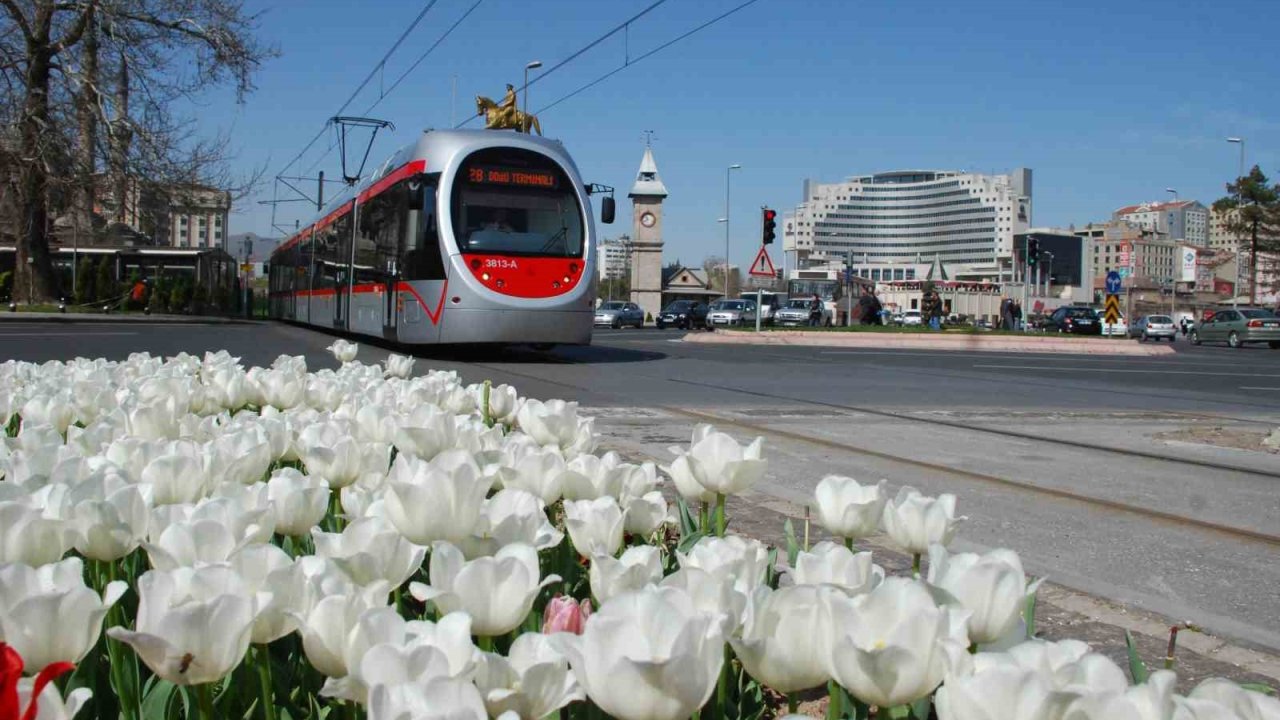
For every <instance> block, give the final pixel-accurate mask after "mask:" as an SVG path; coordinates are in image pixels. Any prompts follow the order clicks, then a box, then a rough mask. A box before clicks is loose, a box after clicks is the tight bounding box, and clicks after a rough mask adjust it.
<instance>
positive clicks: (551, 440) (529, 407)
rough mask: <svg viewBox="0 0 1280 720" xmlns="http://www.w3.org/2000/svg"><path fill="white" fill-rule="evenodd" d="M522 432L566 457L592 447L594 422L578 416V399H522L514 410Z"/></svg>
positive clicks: (574, 455) (587, 451) (580, 453)
mask: <svg viewBox="0 0 1280 720" xmlns="http://www.w3.org/2000/svg"><path fill="white" fill-rule="evenodd" d="M516 420H517V424H518V425H519V427H520V430H522V431H523V432H524V433H525V434H527V435H528V436H529V437H531V438H533V439H534V441H535V442H537V443H538V444H539V445H542V446H544V447H551V448H557V449H559V450H560V451H561V452H562V453H564V456H565V457H567V458H575V457H577V456H579V455H583V454H586V453H589V452H591V451H592V450H594V449H595V444H596V438H595V423H594V421H593V420H589V419H583V418H579V417H578V403H574V402H565V401H564V400H548V401H547V402H539V401H538V400H532V399H530V400H525V401H524V403H523V404H521V405H520V409H519V410H518V411H517V413H516Z"/></svg>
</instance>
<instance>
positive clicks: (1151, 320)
mask: <svg viewBox="0 0 1280 720" xmlns="http://www.w3.org/2000/svg"><path fill="white" fill-rule="evenodd" d="M1129 337H1131V338H1133V337H1136V338H1138V339H1140V340H1142V341H1143V342H1146V341H1148V340H1168V341H1169V342H1173V339H1174V338H1176V337H1178V326H1177V325H1175V324H1174V323H1173V318H1171V317H1169V316H1168V315H1148V316H1146V317H1140V318H1138V321H1137V322H1135V323H1134V324H1133V326H1132V327H1130V328H1129Z"/></svg>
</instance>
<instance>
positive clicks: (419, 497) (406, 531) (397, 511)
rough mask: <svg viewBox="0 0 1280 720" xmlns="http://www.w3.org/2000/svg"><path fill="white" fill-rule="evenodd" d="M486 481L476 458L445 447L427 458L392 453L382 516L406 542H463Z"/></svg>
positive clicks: (481, 501)
mask: <svg viewBox="0 0 1280 720" xmlns="http://www.w3.org/2000/svg"><path fill="white" fill-rule="evenodd" d="M490 484H491V481H490V479H488V478H485V477H482V476H481V474H480V468H479V466H478V465H476V463H475V460H473V459H472V458H471V456H470V455H468V454H467V453H466V452H463V451H461V450H448V451H445V452H444V453H441V454H440V456H439V457H437V458H436V459H435V460H434V461H432V462H427V461H424V460H419V459H418V458H415V457H413V456H411V455H405V454H402V455H397V456H396V459H395V462H394V463H393V464H392V467H391V473H390V475H388V476H387V490H386V496H385V497H384V501H385V503H386V509H387V517H388V518H389V519H390V520H391V522H392V523H393V524H394V525H395V526H396V529H397V530H399V531H400V533H401V534H403V535H404V536H405V537H406V538H408V539H409V541H410V542H414V543H417V544H419V545H430V544H431V543H433V542H435V541H436V540H448V541H449V542H463V541H465V540H466V539H467V538H469V537H471V535H472V533H473V532H474V531H475V528H476V526H477V524H478V523H479V520H480V511H481V508H482V507H483V504H484V499H485V495H487V494H488V492H489V488H490Z"/></svg>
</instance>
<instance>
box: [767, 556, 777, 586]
mask: <svg viewBox="0 0 1280 720" xmlns="http://www.w3.org/2000/svg"><path fill="white" fill-rule="evenodd" d="M768 560H769V565H768V567H766V568H765V584H766V585H768V586H769V587H771V588H773V589H774V590H777V589H778V575H777V573H778V571H777V570H776V569H775V568H777V567H778V548H776V547H771V548H769V558H768Z"/></svg>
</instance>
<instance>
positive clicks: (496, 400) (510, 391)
mask: <svg viewBox="0 0 1280 720" xmlns="http://www.w3.org/2000/svg"><path fill="white" fill-rule="evenodd" d="M467 392H468V393H470V394H471V396H472V397H473V398H475V403H476V407H480V406H481V403H483V402H484V399H483V398H484V385H482V384H480V383H476V384H475V385H469V386H467ZM482 409H483V408H482ZM519 409H520V396H519V394H518V393H516V389H515V388H513V387H511V386H510V385H494V386H492V387H490V388H489V417H490V418H492V419H493V421H494V422H495V423H501V424H503V425H510V424H512V423H513V422H515V419H516V412H517V411H518V410H519Z"/></svg>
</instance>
